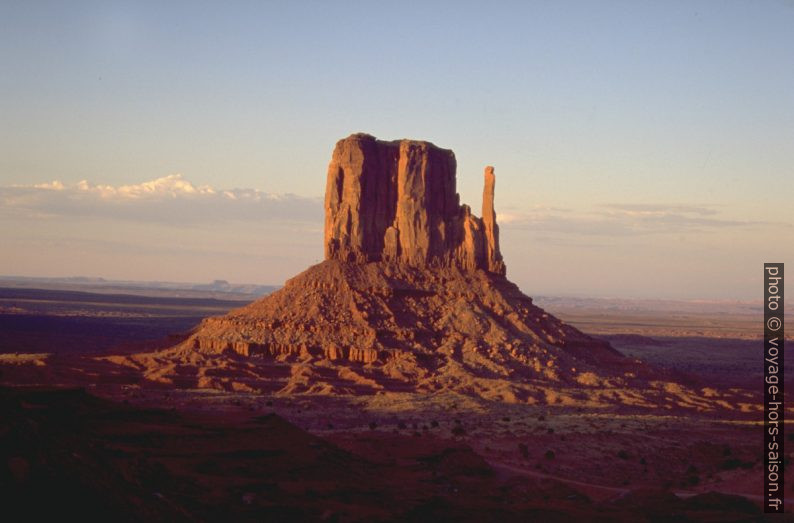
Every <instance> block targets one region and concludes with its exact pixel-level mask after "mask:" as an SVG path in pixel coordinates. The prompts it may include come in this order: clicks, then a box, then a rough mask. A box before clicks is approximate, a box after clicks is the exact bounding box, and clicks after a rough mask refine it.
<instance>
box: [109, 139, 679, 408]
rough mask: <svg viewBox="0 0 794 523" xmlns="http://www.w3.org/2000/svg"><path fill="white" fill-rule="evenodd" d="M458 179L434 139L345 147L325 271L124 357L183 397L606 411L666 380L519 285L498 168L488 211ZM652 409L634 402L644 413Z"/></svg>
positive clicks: (333, 196)
mask: <svg viewBox="0 0 794 523" xmlns="http://www.w3.org/2000/svg"><path fill="white" fill-rule="evenodd" d="M455 171H456V161H455V155H454V153H453V152H452V151H451V150H448V149H442V148H440V147H436V146H435V145H433V144H432V143H429V142H426V141H415V140H398V141H381V140H377V139H375V138H374V137H372V136H370V135H367V134H354V135H351V136H349V137H347V138H344V139H342V140H340V141H339V142H337V144H336V147H335V149H334V151H333V155H332V157H331V162H330V165H329V167H328V176H327V183H326V190H325V234H324V248H325V260H324V261H323V262H321V263H319V264H317V265H314V266H312V267H309V268H308V269H306V270H305V271H304V272H302V273H300V274H298V275H297V276H295V277H293V278H292V279H290V280H288V281H287V282H286V284H285V285H284V287H283V288H281V289H280V290H278V291H276V292H274V293H272V294H270V295H268V296H266V297H264V298H262V299H260V300H258V301H256V302H253V303H251V304H249V305H247V306H245V307H242V308H239V309H236V310H233V311H231V312H229V313H228V314H226V315H225V316H221V317H211V318H207V319H205V320H203V321H202V322H201V324H199V325H198V326H197V327H196V328H195V329H194V330H193V331H192V332H191V333H189V335H187V337H186V338H185V339H184V340H183V341H182V342H181V343H179V344H178V345H177V346H175V347H172V348H171V349H167V350H164V351H161V352H158V353H148V354H139V355H134V356H130V357H124V358H120V359H115V362H116V363H122V364H124V365H126V366H133V367H136V368H138V370H140V371H142V373H143V375H144V377H145V378H146V379H148V380H151V381H159V382H162V383H163V384H167V385H169V386H177V387H186V388H195V387H198V388H215V389H221V390H232V391H248V392H266V393H284V394H286V393H320V394H322V393H343V394H344V393H352V394H375V393H378V392H436V391H454V392H457V393H464V394H471V395H475V396H479V397H482V398H485V399H493V400H499V401H511V402H528V403H537V402H550V403H562V404H581V402H582V401H586V402H588V403H589V404H593V402H595V403H603V401H606V402H607V403H609V402H610V400H609V399H606V400H605V399H604V398H607V397H609V396H610V395H612V396H613V397H614V394H615V393H616V392H615V391H623V392H619V394H634V393H630V392H626V391H630V390H632V389H633V390H635V391H636V390H637V388H636V387H637V386H638V385H640V382H641V381H643V382H644V385H643V386H641V387H640V388H646V387H647V380H648V379H658V377H659V375H658V374H657V373H656V371H654V370H653V369H651V368H650V367H648V366H647V365H644V364H642V363H641V362H639V361H638V360H636V359H632V358H628V357H624V356H623V355H622V354H620V353H619V352H618V351H616V350H615V349H613V348H612V347H611V346H610V345H609V344H608V343H607V342H606V341H603V340H598V339H595V338H593V337H590V336H588V335H586V334H584V333H582V332H581V331H579V330H577V329H576V328H574V327H572V326H571V325H568V324H566V323H564V322H563V321H561V320H559V319H558V318H556V317H554V316H553V315H551V314H549V313H547V312H545V311H544V310H542V309H541V308H539V307H537V306H536V305H534V304H533V303H532V299H531V298H530V297H528V296H526V295H524V294H523V293H522V292H521V291H520V290H519V288H518V287H517V286H516V285H515V284H513V283H511V282H510V281H509V280H508V279H507V277H506V276H505V275H506V266H505V262H504V260H503V259H502V255H501V253H500V250H499V226H498V225H497V221H496V212H495V210H494V189H495V183H496V180H495V175H494V169H493V168H492V167H486V168H485V179H484V189H483V202H482V217H477V216H475V215H474V214H472V211H471V209H470V207H469V206H468V205H465V204H461V203H460V201H459V200H460V199H459V196H458V193H457V190H456V172H455ZM585 389H590V390H591V391H593V392H594V390H593V389H599V390H601V392H603V391H604V390H605V389H611V391H612V392H608V393H606V395H604V394H601V393H597V394H585V395H584V396H583V395H582V391H583V390H585ZM550 391H551V392H550ZM566 391H567V392H566ZM659 392H660V393H661V394H664V391H659ZM585 396H586V397H585ZM625 399H626V398H625V397H624V398H621V401H623V400H625ZM647 399H648V396H647V395H646V394H644V393H643V394H640V393H639V392H638V393H637V394H636V404H637V405H641V404H646V405H647V406H650V404H648V403H647V402H646V400H647ZM629 400H630V401H632V402H634V401H633V400H631V398H629Z"/></svg>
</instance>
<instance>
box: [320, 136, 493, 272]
mask: <svg viewBox="0 0 794 523" xmlns="http://www.w3.org/2000/svg"><path fill="white" fill-rule="evenodd" d="M455 169H456V161H455V155H454V153H453V152H452V151H450V150H448V149H441V148H439V147H436V146H435V145H433V144H432V143H430V142H424V141H415V140H398V141H393V142H385V141H381V140H377V139H375V138H374V137H372V136H370V135H368V134H354V135H351V136H349V137H347V138H345V139H343V140H340V141H339V142H338V143H337V144H336V148H335V149H334V152H333V156H332V158H331V163H330V165H329V167H328V181H327V185H326V192H325V258H326V259H337V260H340V261H345V262H371V261H396V262H399V263H403V264H406V265H410V266H413V267H425V266H457V267H459V268H462V269H466V270H475V269H483V270H486V271H489V272H493V273H497V274H502V275H504V274H505V265H504V262H503V261H502V255H501V254H500V252H499V229H498V227H497V225H496V213H495V212H494V206H493V194H494V183H495V181H494V173H493V167H488V168H487V169H486V173H485V189H484V193H483V218H478V217H476V216H474V215H473V214H472V213H471V209H470V208H469V207H468V206H467V205H461V204H460V201H459V200H460V198H459V196H458V193H457V190H456V179H455Z"/></svg>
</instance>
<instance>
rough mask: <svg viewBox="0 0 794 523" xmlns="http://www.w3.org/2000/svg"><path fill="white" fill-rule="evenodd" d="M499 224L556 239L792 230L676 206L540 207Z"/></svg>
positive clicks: (507, 217)
mask: <svg viewBox="0 0 794 523" xmlns="http://www.w3.org/2000/svg"><path fill="white" fill-rule="evenodd" d="M497 221H498V222H499V223H500V224H503V225H505V226H506V227H507V228H511V229H521V230H528V231H534V232H542V233H544V234H551V235H554V236H574V235H575V236H602V237H623V236H636V235H648V234H680V233H688V232H698V233H702V232H709V231H715V230H720V229H739V228H742V229H750V228H753V227H760V226H764V227H769V226H779V227H791V224H788V223H772V222H768V221H758V220H740V219H728V218H726V217H722V216H721V215H720V212H719V210H717V209H715V208H713V207H711V206H695V205H675V204H670V205H668V204H604V205H599V206H596V207H595V209H593V210H589V211H579V212H574V211H571V210H568V209H557V208H551V207H537V208H533V209H531V210H529V211H526V212H510V213H505V214H500V213H497Z"/></svg>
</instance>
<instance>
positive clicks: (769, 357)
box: [764, 263, 785, 513]
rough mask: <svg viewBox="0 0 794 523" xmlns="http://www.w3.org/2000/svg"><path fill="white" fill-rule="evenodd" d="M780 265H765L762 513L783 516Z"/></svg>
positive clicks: (781, 275) (783, 335)
mask: <svg viewBox="0 0 794 523" xmlns="http://www.w3.org/2000/svg"><path fill="white" fill-rule="evenodd" d="M783 309H784V306H783V264H782V263H765V264H764V493H765V494H764V495H765V498H766V499H765V501H766V503H765V504H764V512H768V513H782V512H783V509H784V507H783V499H784V494H783V492H784V490H783V461H784V458H785V452H784V450H783V440H784V439H785V434H784V432H783V428H784V425H783V414H784V412H785V408H784V405H783V383H784V382H785V380H784V379H783V340H784V338H785V334H784V331H783V319H784V318H783Z"/></svg>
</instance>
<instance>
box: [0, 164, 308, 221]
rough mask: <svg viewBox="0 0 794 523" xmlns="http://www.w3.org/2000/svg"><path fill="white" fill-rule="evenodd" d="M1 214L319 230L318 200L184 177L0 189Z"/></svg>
mask: <svg viewBox="0 0 794 523" xmlns="http://www.w3.org/2000/svg"><path fill="white" fill-rule="evenodd" d="M0 202H2V206H1V209H2V210H0V212H1V213H3V214H4V215H6V216H9V215H11V216H14V217H17V218H23V217H26V218H37V219H48V218H64V217H92V218H102V219H111V220H132V221H141V222H162V223H167V224H174V225H190V224H200V223H205V222H208V221H213V222H223V221H235V220H236V221H271V222H275V221H277V222H281V223H284V222H299V223H306V224H315V225H317V227H321V223H322V213H323V206H322V200H321V199H320V198H307V197H302V196H296V195H293V194H271V193H266V192H263V191H260V190H257V189H239V188H238V189H218V188H215V187H212V186H209V185H201V186H196V185H194V184H193V183H191V182H190V181H188V180H187V179H185V178H184V177H183V176H182V175H181V174H171V175H168V176H164V177H161V178H157V179H155V180H150V181H146V182H143V183H140V184H133V185H121V186H113V185H102V184H93V183H90V182H88V181H86V180H83V181H80V182H78V183H76V184H73V185H67V184H64V183H63V182H61V181H59V180H53V181H51V182H47V183H38V184H33V185H24V186H20V185H16V186H7V187H0Z"/></svg>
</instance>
